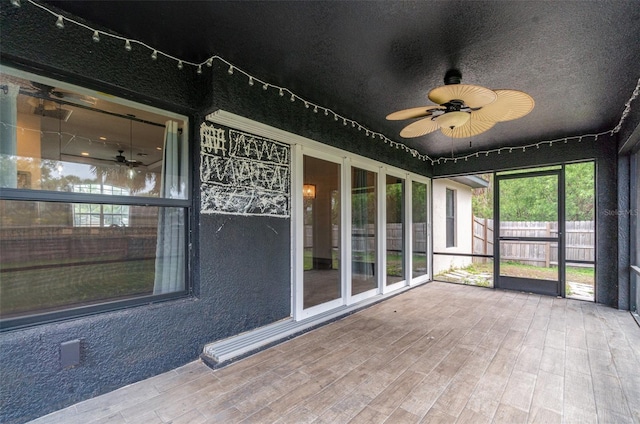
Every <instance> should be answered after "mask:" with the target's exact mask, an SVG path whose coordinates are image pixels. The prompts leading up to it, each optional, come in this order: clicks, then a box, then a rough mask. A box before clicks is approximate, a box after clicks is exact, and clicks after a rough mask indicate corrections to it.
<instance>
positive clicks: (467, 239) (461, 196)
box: [433, 178, 473, 276]
mask: <svg viewBox="0 0 640 424" xmlns="http://www.w3.org/2000/svg"><path fill="white" fill-rule="evenodd" d="M447 189H452V190H455V196H456V200H455V204H456V206H455V214H456V215H455V216H456V221H455V222H456V245H455V246H454V247H447V233H446V232H447V225H446V195H447ZM471 197H472V192H471V188H470V187H469V186H466V185H464V184H460V183H458V182H455V181H451V180H449V179H446V178H443V179H435V180H433V224H434V225H433V251H434V253H466V254H471V253H473V250H472V249H473V244H472V243H473V239H472V237H471V235H472V232H473V226H472V225H473V224H472V222H473V221H472V219H473V211H472V204H471ZM471 262H472V260H471V257H470V256H447V255H438V254H434V255H433V275H434V276H435V275H438V274H439V273H441V272H443V271H446V270H448V269H450V268H463V267H465V266H467V265H471Z"/></svg>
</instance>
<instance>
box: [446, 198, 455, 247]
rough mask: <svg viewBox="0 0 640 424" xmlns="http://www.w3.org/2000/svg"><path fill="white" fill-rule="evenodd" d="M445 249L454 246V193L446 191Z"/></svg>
mask: <svg viewBox="0 0 640 424" xmlns="http://www.w3.org/2000/svg"><path fill="white" fill-rule="evenodd" d="M446 219H447V245H446V246H447V247H455V246H456V191H455V190H452V189H450V188H448V189H447V210H446Z"/></svg>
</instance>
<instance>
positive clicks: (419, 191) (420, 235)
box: [411, 181, 428, 278]
mask: <svg viewBox="0 0 640 424" xmlns="http://www.w3.org/2000/svg"><path fill="white" fill-rule="evenodd" d="M427 216H428V210H427V185H426V184H422V183H418V182H415V181H414V182H412V184H411V240H412V243H411V244H412V245H411V254H412V261H411V264H412V265H411V268H412V270H411V277H412V278H417V277H420V276H422V275H426V274H427V272H428V266H427V265H428V263H427V260H428V259H427Z"/></svg>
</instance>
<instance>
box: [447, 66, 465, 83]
mask: <svg viewBox="0 0 640 424" xmlns="http://www.w3.org/2000/svg"><path fill="white" fill-rule="evenodd" d="M460 81H462V73H461V72H460V71H458V70H457V69H449V70H448V71H447V73H446V74H444V84H445V85H451V84H460Z"/></svg>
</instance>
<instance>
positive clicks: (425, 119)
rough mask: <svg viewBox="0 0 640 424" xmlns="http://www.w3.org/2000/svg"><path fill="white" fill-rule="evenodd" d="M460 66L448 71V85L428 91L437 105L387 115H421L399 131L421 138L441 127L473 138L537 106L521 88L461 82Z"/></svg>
mask: <svg viewBox="0 0 640 424" xmlns="http://www.w3.org/2000/svg"><path fill="white" fill-rule="evenodd" d="M461 80H462V74H461V73H460V71H458V70H457V69H451V70H449V71H447V73H446V75H445V77H444V83H445V85H443V86H441V87H437V88H434V89H433V90H431V91H430V92H429V96H428V97H429V100H431V101H432V102H434V103H436V105H434V106H421V107H414V108H411V109H404V110H400V111H398V112H394V113H391V114H389V115H387V119H388V120H392V121H395V120H404V119H414V118H422V119H420V120H418V121H415V122H413V123H411V124H409V125H407V126H406V127H404V128H403V129H402V131H400V136H401V137H404V138H412V137H420V136H423V135H425V134H429V133H431V132H433V131H436V130H438V129H439V130H440V131H442V133H443V134H445V135H447V136H449V137H453V138H464V137H472V136H475V135H478V134H481V133H483V132H485V131H487V130H489V129H491V128H492V127H493V126H494V125H495V124H496V122H504V121H510V120H512V119H518V118H522V117H523V116H525V115H526V114H528V113H529V112H531V110H532V109H533V107H534V106H535V102H534V101H533V98H532V97H531V96H530V95H528V94H527V93H524V92H522V91H518V90H490V89H488V88H485V87H481V86H479V85H469V84H460V81H461Z"/></svg>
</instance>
